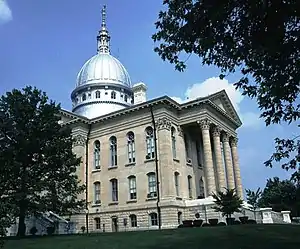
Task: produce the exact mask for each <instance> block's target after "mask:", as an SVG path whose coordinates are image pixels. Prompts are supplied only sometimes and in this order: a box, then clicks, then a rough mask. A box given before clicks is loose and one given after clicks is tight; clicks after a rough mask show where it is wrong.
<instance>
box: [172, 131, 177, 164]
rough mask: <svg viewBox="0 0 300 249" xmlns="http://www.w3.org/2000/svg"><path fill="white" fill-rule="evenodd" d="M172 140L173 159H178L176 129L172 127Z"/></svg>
mask: <svg viewBox="0 0 300 249" xmlns="http://www.w3.org/2000/svg"><path fill="white" fill-rule="evenodd" d="M171 139H172V153H173V158H176V132H175V128H174V127H172V129H171Z"/></svg>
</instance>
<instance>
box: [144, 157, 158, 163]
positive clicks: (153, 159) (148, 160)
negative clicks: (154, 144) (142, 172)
mask: <svg viewBox="0 0 300 249" xmlns="http://www.w3.org/2000/svg"><path fill="white" fill-rule="evenodd" d="M154 161H155V158H151V159H146V160H145V161H144V163H150V162H154Z"/></svg>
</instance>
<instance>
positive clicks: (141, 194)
mask: <svg viewBox="0 0 300 249" xmlns="http://www.w3.org/2000/svg"><path fill="white" fill-rule="evenodd" d="M150 107H151V108H152V110H153V116H154V120H155V127H154V125H153V120H152V115H151V110H150ZM61 121H62V125H69V126H71V127H72V131H73V136H74V140H75V142H74V153H76V154H77V155H78V156H79V157H81V158H82V163H81V166H80V167H79V169H78V176H79V178H80V180H81V181H82V182H83V183H85V184H86V185H87V193H84V194H83V195H82V196H81V198H85V196H86V194H87V197H88V199H87V203H88V209H87V210H83V211H82V214H81V215H76V216H72V217H71V219H72V220H74V221H76V222H77V223H78V225H77V227H78V230H80V228H81V227H83V226H86V217H88V229H89V231H103V230H105V231H121V230H126V229H127V230H136V229H156V228H157V225H158V220H157V219H158V216H157V205H159V206H160V208H161V225H162V228H168V227H176V226H178V223H180V222H181V220H183V219H187V218H188V217H189V216H190V214H189V212H188V211H187V210H188V205H189V204H188V202H189V201H193V200H197V199H205V198H208V197H209V196H210V195H211V194H212V193H213V192H216V191H217V190H222V189H223V188H224V187H229V188H236V190H237V192H238V194H239V195H240V196H241V197H242V185H241V177H240V169H239V162H238V155H237V134H236V132H235V130H236V129H237V128H238V127H239V126H240V125H241V122H240V119H239V117H238V116H237V114H236V112H235V111H234V109H233V107H232V105H231V103H230V101H229V99H228V96H227V95H226V93H225V91H221V92H219V93H216V94H214V95H211V96H208V97H205V98H201V99H197V100H194V101H190V102H187V103H185V104H178V103H176V102H174V101H173V100H171V99H170V98H168V97H162V98H158V99H154V100H151V101H148V102H144V103H141V104H139V105H137V106H134V107H131V108H127V109H124V110H121V111H118V112H115V113H112V114H108V115H105V116H102V117H99V118H96V119H92V120H88V119H85V118H82V117H80V116H76V115H74V114H73V113H69V112H67V111H63V112H62V119H61ZM154 129H156V133H155V132H154ZM155 135H156V136H155ZM155 139H156V141H155ZM155 143H156V144H157V147H156V148H157V163H158V169H156V151H155ZM223 162H225V163H223ZM157 172H158V174H157ZM156 181H158V184H156ZM157 186H159V189H158V190H159V193H158V191H157ZM158 194H159V202H158ZM217 215H218V214H217Z"/></svg>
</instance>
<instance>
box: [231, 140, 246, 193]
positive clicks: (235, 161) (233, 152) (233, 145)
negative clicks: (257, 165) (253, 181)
mask: <svg viewBox="0 0 300 249" xmlns="http://www.w3.org/2000/svg"><path fill="white" fill-rule="evenodd" d="M237 143H238V139H237V138H236V137H232V138H231V139H230V145H231V156H232V164H233V172H234V181H235V189H236V192H237V194H238V195H239V196H240V197H241V198H243V187H242V180H241V170H240V165H239V158H238V152H237Z"/></svg>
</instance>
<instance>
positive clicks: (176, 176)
mask: <svg viewBox="0 0 300 249" xmlns="http://www.w3.org/2000/svg"><path fill="white" fill-rule="evenodd" d="M174 182H175V192H176V196H179V195H180V194H179V173H178V172H175V173H174Z"/></svg>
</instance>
